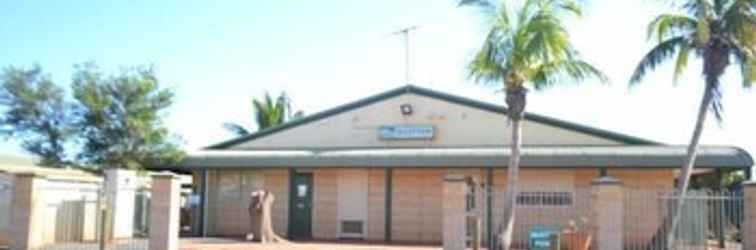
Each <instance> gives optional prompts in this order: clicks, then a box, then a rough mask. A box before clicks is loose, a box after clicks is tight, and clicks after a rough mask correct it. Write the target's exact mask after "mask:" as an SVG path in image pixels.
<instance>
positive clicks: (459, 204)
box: [443, 175, 467, 250]
mask: <svg viewBox="0 0 756 250" xmlns="http://www.w3.org/2000/svg"><path fill="white" fill-rule="evenodd" d="M466 187H467V184H466V183H465V178H464V176H461V175H447V176H446V177H445V178H444V187H443V207H444V210H443V217H444V218H443V237H444V238H443V246H444V250H463V249H465V248H466V246H465V238H466V230H465V229H466V224H467V223H466V219H465V218H466V214H465V193H466V190H465V189H466Z"/></svg>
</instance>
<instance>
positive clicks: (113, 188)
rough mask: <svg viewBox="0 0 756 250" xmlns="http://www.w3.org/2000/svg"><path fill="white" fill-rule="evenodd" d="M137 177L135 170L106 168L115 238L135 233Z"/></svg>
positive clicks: (108, 196)
mask: <svg viewBox="0 0 756 250" xmlns="http://www.w3.org/2000/svg"><path fill="white" fill-rule="evenodd" d="M136 184H137V177H136V172H135V171H133V170H126V169H117V168H109V169H106V170H105V189H106V190H107V192H106V194H107V198H106V199H107V202H108V207H109V208H111V209H110V212H109V216H110V218H108V219H109V221H110V225H112V226H111V227H110V230H111V232H108V235H109V236H111V237H112V238H114V239H123V238H131V237H132V236H133V234H134V232H133V230H134V203H135V201H134V198H135V196H136V192H135V190H136Z"/></svg>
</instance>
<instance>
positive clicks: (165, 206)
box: [149, 173, 181, 250]
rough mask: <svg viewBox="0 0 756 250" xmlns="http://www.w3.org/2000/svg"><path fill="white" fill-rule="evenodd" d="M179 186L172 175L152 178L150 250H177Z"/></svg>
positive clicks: (176, 179) (160, 175)
mask: <svg viewBox="0 0 756 250" xmlns="http://www.w3.org/2000/svg"><path fill="white" fill-rule="evenodd" d="M180 190H181V184H180V183H179V179H178V177H177V176H175V175H173V174H162V173H161V174H156V175H153V176H152V190H151V191H152V201H151V203H150V243H149V245H150V248H149V249H150V250H177V249H178V236H179V206H180V204H179V202H180V195H181V193H180Z"/></svg>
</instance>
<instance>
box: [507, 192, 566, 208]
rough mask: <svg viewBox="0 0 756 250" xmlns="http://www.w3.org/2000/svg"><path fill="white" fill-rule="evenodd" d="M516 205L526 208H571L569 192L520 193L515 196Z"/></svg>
mask: <svg viewBox="0 0 756 250" xmlns="http://www.w3.org/2000/svg"><path fill="white" fill-rule="evenodd" d="M517 205H526V206H571V205H572V193H570V192H521V193H520V194H519V195H517Z"/></svg>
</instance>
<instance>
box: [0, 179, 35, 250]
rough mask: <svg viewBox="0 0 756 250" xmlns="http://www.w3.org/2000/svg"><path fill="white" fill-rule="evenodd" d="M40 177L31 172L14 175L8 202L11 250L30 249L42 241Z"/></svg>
mask: <svg viewBox="0 0 756 250" xmlns="http://www.w3.org/2000/svg"><path fill="white" fill-rule="evenodd" d="M41 181H42V178H41V177H39V176H36V175H34V174H33V173H20V174H16V175H15V176H14V180H13V194H12V200H11V204H10V212H11V216H10V221H9V223H8V225H10V227H9V234H10V243H11V250H30V249H34V248H36V247H39V246H40V245H41V243H42V238H41V236H42V233H41V230H42V229H41V228H39V226H40V223H39V220H40V218H39V216H41V215H40V214H39V212H40V210H39V206H40V205H42V204H41V203H39V202H40V201H39V196H40V190H39V185H40V182H41Z"/></svg>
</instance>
